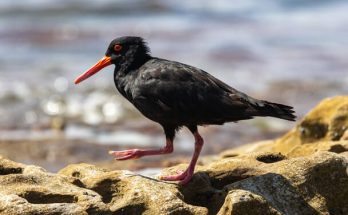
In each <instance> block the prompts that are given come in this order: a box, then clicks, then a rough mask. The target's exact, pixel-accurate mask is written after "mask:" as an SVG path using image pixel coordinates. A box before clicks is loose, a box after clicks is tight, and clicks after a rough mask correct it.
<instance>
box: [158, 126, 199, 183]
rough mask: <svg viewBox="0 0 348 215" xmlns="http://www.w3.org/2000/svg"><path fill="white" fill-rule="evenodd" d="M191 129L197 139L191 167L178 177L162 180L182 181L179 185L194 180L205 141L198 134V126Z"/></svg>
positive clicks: (172, 176)
mask: <svg viewBox="0 0 348 215" xmlns="http://www.w3.org/2000/svg"><path fill="white" fill-rule="evenodd" d="M189 129H190V131H191V132H192V134H193V136H194V137H195V151H194V153H193V156H192V159H191V162H190V164H189V166H188V167H187V169H186V170H185V171H184V172H181V173H179V174H177V175H168V176H161V177H160V179H162V180H165V181H180V182H179V183H180V184H182V185H184V184H187V183H188V182H189V181H190V179H191V178H192V176H193V173H194V170H195V166H196V163H197V160H198V157H199V154H200V152H201V150H202V147H203V142H204V141H203V138H202V137H201V135H200V134H199V133H198V130H197V126H192V127H189Z"/></svg>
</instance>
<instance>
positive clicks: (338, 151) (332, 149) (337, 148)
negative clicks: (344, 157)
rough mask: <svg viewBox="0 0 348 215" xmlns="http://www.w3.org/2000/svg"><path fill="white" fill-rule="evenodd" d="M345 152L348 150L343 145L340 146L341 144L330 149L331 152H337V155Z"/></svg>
mask: <svg viewBox="0 0 348 215" xmlns="http://www.w3.org/2000/svg"><path fill="white" fill-rule="evenodd" d="M345 151H347V149H346V148H344V147H343V146H342V145H339V144H337V145H333V146H331V147H330V149H329V152H335V153H337V154H339V153H342V152H345Z"/></svg>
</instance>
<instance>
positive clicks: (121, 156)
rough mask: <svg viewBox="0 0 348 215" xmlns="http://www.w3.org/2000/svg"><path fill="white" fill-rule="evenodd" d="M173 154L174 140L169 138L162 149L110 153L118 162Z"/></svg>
mask: <svg viewBox="0 0 348 215" xmlns="http://www.w3.org/2000/svg"><path fill="white" fill-rule="evenodd" d="M172 152H173V140H171V139H169V138H167V141H166V146H165V147H164V148H162V149H150V150H143V149H129V150H123V151H109V154H110V155H113V156H115V157H116V158H115V159H116V160H128V159H137V158H140V157H143V156H149V155H162V154H169V153H172Z"/></svg>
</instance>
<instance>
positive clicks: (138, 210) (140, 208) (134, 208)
mask: <svg viewBox="0 0 348 215" xmlns="http://www.w3.org/2000/svg"><path fill="white" fill-rule="evenodd" d="M145 210H146V206H145V204H143V203H142V204H134V205H127V206H125V207H122V208H119V209H117V210H116V211H114V212H113V213H112V214H113V215H123V214H142V213H143V212H145Z"/></svg>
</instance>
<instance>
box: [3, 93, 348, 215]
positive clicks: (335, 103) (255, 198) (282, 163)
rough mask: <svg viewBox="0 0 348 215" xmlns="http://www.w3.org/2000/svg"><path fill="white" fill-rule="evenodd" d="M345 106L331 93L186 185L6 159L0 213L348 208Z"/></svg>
mask: <svg viewBox="0 0 348 215" xmlns="http://www.w3.org/2000/svg"><path fill="white" fill-rule="evenodd" d="M346 113H348V98H347V97H336V98H332V99H327V100H325V101H323V102H322V103H321V104H319V106H318V107H316V108H315V109H314V110H313V111H311V112H310V113H309V114H308V115H307V116H306V117H305V118H304V119H303V120H301V121H300V122H299V124H298V125H297V126H296V127H295V128H294V129H293V130H291V131H290V132H289V133H287V134H286V135H284V136H283V137H281V138H279V139H277V140H274V141H264V142H261V143H256V144H249V145H247V146H243V147H240V148H237V149H232V150H228V151H225V152H223V153H222V154H221V155H220V156H219V157H216V158H214V159H209V162H208V161H207V162H203V163H204V165H200V166H198V167H197V171H196V174H195V175H194V177H193V179H192V181H191V182H190V183H189V184H187V185H186V186H180V185H178V184H176V183H169V182H164V181H160V180H158V179H156V178H150V177H146V176H142V175H138V174H135V173H132V172H130V171H125V170H115V171H109V170H106V169H102V168H100V167H97V166H94V165H90V164H72V165H69V166H67V167H65V168H64V169H61V170H60V171H59V172H58V173H56V174H53V173H49V172H47V171H46V170H44V169H43V168H41V167H38V166H32V165H24V164H20V163H16V162H13V161H10V160H8V159H5V158H0V213H1V214H199V215H201V214H203V215H204V214H220V215H225V214H231V215H232V214H233V215H248V214H250V215H254V214H265V215H267V214H277V215H278V214H289V215H292V214H309V215H310V214H327V215H329V214H335V215H336V214H338V215H340V214H342V215H344V214H348V205H347V199H348V152H347V151H348V141H347V136H348V134H347V132H346V126H348V114H346ZM185 167H186V164H180V165H178V166H174V167H171V168H167V169H165V170H163V172H162V173H161V174H172V173H176V172H177V171H178V170H182V169H185Z"/></svg>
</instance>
